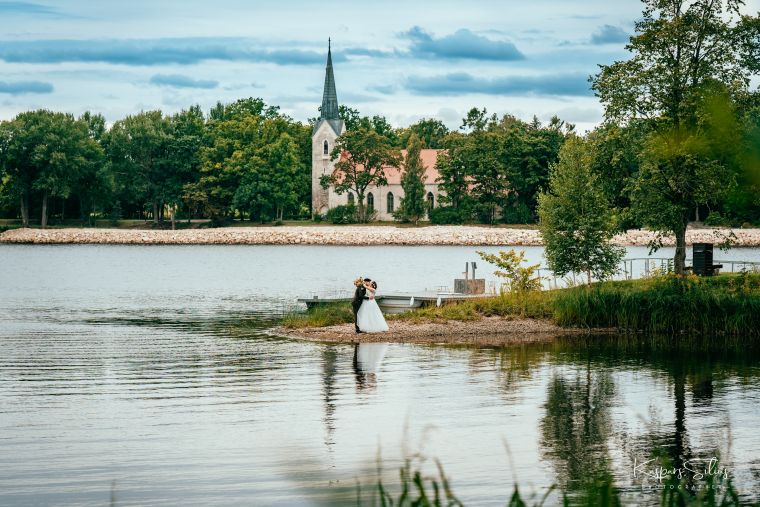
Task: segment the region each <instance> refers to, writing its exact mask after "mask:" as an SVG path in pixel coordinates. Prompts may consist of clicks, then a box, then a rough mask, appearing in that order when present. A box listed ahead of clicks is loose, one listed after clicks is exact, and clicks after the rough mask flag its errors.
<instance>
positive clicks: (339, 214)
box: [326, 204, 359, 224]
mask: <svg viewBox="0 0 760 507" xmlns="http://www.w3.org/2000/svg"><path fill="white" fill-rule="evenodd" d="M326 218H327V220H328V221H329V222H331V223H333V224H355V223H357V222H359V213H358V212H357V210H356V206H355V205H353V204H344V205H342V206H336V207H334V208H332V209H330V210H329V211H328V212H327V217H326Z"/></svg>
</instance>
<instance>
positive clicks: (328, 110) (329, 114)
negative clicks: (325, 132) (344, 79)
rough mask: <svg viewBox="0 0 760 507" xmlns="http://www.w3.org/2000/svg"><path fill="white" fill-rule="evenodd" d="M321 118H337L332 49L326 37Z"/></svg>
mask: <svg viewBox="0 0 760 507" xmlns="http://www.w3.org/2000/svg"><path fill="white" fill-rule="evenodd" d="M319 117H320V119H322V120H338V119H340V116H338V94H337V93H336V91H335V76H334V75H333V65H332V50H331V48H330V39H327V68H326V69H325V90H324V92H323V93H322V109H321V114H320V116H319Z"/></svg>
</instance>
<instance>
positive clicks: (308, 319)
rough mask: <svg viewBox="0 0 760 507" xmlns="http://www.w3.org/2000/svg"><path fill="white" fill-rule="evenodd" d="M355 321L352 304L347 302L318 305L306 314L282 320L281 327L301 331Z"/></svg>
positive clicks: (286, 317) (293, 315)
mask: <svg viewBox="0 0 760 507" xmlns="http://www.w3.org/2000/svg"><path fill="white" fill-rule="evenodd" d="M353 321H354V313H353V311H352V310H351V304H350V303H348V302H346V303H331V304H325V305H318V306H315V307H314V308H312V309H310V310H308V311H306V312H305V313H291V314H289V315H286V316H285V317H284V318H283V319H282V322H281V325H282V326H283V327H285V328H287V329H300V328H304V327H327V326H334V325H336V324H347V323H349V322H353Z"/></svg>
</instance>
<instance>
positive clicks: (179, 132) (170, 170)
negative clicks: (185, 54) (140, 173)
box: [161, 106, 206, 229]
mask: <svg viewBox="0 0 760 507" xmlns="http://www.w3.org/2000/svg"><path fill="white" fill-rule="evenodd" d="M168 134H169V135H168V138H167V145H166V155H167V157H166V161H165V163H164V171H165V173H166V174H165V178H166V179H165V183H164V185H163V189H162V195H161V200H162V201H163V202H164V203H165V204H167V205H168V207H169V215H170V218H171V223H172V229H175V228H176V224H175V220H176V213H177V210H178V209H179V208H180V206H182V205H183V203H184V189H185V186H186V185H188V184H192V183H193V182H196V181H198V179H199V178H200V168H201V149H202V148H203V146H205V143H206V121H205V118H204V116H203V111H202V110H201V108H200V106H192V107H190V108H189V109H184V110H182V111H180V112H178V113H176V114H174V115H172V116H171V117H170V118H169V119H168Z"/></svg>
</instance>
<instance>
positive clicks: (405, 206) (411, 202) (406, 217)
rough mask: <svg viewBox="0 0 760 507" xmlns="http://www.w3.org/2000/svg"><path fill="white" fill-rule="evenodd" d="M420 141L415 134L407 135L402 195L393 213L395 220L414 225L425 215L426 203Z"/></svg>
mask: <svg viewBox="0 0 760 507" xmlns="http://www.w3.org/2000/svg"><path fill="white" fill-rule="evenodd" d="M421 151H422V141H421V140H420V138H419V137H417V134H415V133H412V135H411V136H409V144H407V147H406V156H405V157H404V172H403V174H402V175H401V188H402V189H403V190H404V197H403V198H402V199H401V203H400V205H399V207H398V209H397V210H396V211H395V212H394V213H393V216H394V217H395V218H396V219H397V220H403V221H406V222H413V223H414V225H417V223H418V222H419V221H420V219H421V218H423V217H424V216H425V212H426V208H427V203H426V202H425V196H426V193H425V166H424V165H422V158H420V152H421Z"/></svg>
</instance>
